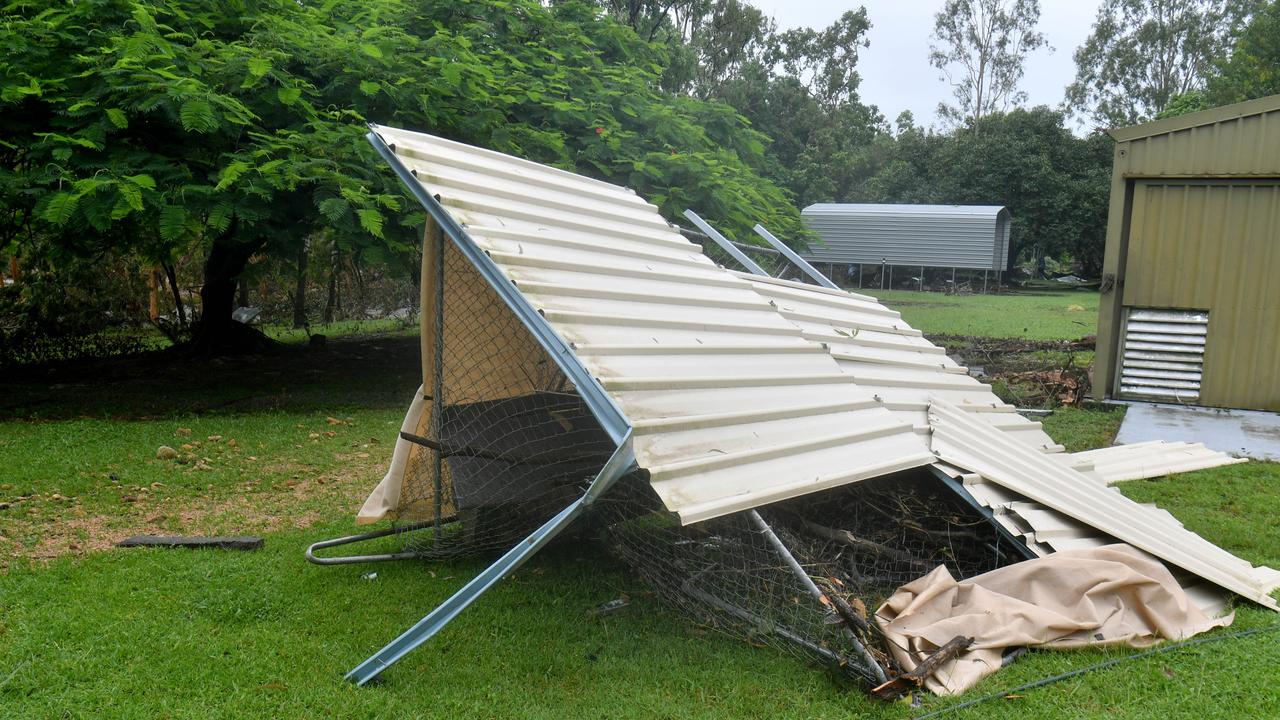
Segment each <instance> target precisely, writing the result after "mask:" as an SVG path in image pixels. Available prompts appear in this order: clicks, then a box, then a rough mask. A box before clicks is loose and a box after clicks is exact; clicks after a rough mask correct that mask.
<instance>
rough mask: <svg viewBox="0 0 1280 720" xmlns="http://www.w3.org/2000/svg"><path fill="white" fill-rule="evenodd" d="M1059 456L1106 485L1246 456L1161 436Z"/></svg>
mask: <svg viewBox="0 0 1280 720" xmlns="http://www.w3.org/2000/svg"><path fill="white" fill-rule="evenodd" d="M1059 457H1060V458H1062V459H1064V460H1065V461H1067V462H1068V464H1069V465H1070V466H1071V467H1072V468H1074V469H1076V470H1079V471H1081V472H1084V473H1086V474H1091V475H1094V476H1097V477H1098V478H1099V479H1100V480H1101V481H1102V482H1104V483H1105V484H1107V485H1111V484H1113V483H1118V482H1122V481H1124V480H1143V479H1146V478H1157V477H1164V476H1165V475H1169V474H1172V473H1182V472H1191V471H1192V470H1204V469H1206V468H1214V467H1221V466H1223V465H1235V464H1237V463H1242V462H1248V460H1246V459H1245V458H1234V457H1231V456H1230V455H1228V454H1226V453H1223V452H1218V451H1217V450H1210V449H1209V448H1207V447H1205V446H1204V444H1203V443H1185V442H1164V441H1161V440H1154V441H1151V442H1143V443H1133V444H1131V445H1116V446H1115V447H1107V448H1099V449H1097V450H1085V451H1083V452H1077V453H1071V454H1070V455H1062V456H1059Z"/></svg>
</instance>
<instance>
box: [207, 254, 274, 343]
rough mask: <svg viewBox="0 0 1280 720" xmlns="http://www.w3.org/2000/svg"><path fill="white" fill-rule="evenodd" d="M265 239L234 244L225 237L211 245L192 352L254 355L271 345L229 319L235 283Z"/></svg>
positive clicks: (233, 303) (233, 305)
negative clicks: (246, 353)
mask: <svg viewBox="0 0 1280 720" xmlns="http://www.w3.org/2000/svg"><path fill="white" fill-rule="evenodd" d="M265 244H266V240H265V239H256V240H250V241H248V242H236V241H235V240H234V234H233V233H228V234H227V235H224V236H223V237H220V238H218V239H217V240H215V241H214V243H213V247H211V248H210V249H209V257H208V259H206V260H205V263H204V286H203V287H201V288H200V307H201V312H200V324H199V326H198V327H197V328H196V333H195V338H194V339H193V341H192V349H194V350H195V351H196V352H198V353H201V354H204V355H222V354H227V353H234V352H256V351H259V350H263V349H267V348H269V347H271V346H272V345H274V343H273V342H272V341H271V340H270V339H269V338H268V337H267V336H265V335H263V334H262V333H260V332H258V331H257V330H254V329H253V328H251V327H249V326H248V325H243V324H241V323H238V322H236V321H235V320H233V319H232V318H231V313H232V311H233V310H235V299H236V280H237V279H238V278H239V276H240V273H242V272H244V268H245V265H247V264H248V262H249V258H250V257H252V256H253V254H254V253H256V252H258V251H259V250H261V249H262V247H263V246H264V245H265Z"/></svg>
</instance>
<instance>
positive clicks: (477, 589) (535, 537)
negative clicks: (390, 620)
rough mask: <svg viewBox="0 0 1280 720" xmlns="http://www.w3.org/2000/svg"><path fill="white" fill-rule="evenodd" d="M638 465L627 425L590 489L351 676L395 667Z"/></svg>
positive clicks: (360, 680) (356, 678) (359, 680)
mask: <svg viewBox="0 0 1280 720" xmlns="http://www.w3.org/2000/svg"><path fill="white" fill-rule="evenodd" d="M635 465H636V458H635V453H634V452H632V448H631V429H630V428H627V431H626V435H624V436H623V438H622V442H621V444H619V445H618V449H617V450H615V451H614V453H613V455H612V456H611V457H610V458H609V461H608V462H606V463H605V464H604V467H602V468H600V473H599V474H598V475H596V477H595V480H592V481H591V485H590V486H589V487H587V491H586V492H585V493H583V495H582V497H580V498H578V499H577V500H575V501H574V502H573V503H571V504H570V505H569V506H568V507H566V508H565V509H564V510H561V511H560V512H559V513H558V514H556V516H555V517H553V518H551V519H550V520H548V521H547V522H546V523H545V524H543V525H542V527H540V528H538V529H537V530H534V531H533V532H532V533H531V534H530V535H529V537H527V538H525V539H524V540H521V541H520V542H519V543H516V545H515V547H513V548H511V549H510V550H508V551H507V552H506V554H505V555H503V556H502V557H500V558H498V559H497V560H496V561H494V563H493V564H492V565H490V566H489V567H488V568H486V569H485V570H484V572H482V573H480V574H479V575H477V576H476V577H475V578H473V579H472V580H471V582H469V583H467V584H466V585H464V586H463V587H462V589H461V590H459V591H458V592H456V593H454V594H453V595H452V596H451V597H450V598H449V599H448V600H445V601H444V602H442V603H440V604H439V605H438V606H436V609H435V610H432V611H431V612H430V613H428V614H427V616H426V617H424V618H422V619H421V620H419V621H418V622H417V623H415V624H414V626H413V627H411V628H409V629H408V630H406V631H405V632H404V633H403V634H401V635H400V637H398V638H396V639H395V640H392V641H391V642H390V643H388V644H387V646H386V647H384V648H382V649H381V650H379V651H378V652H376V653H374V654H373V655H372V656H371V657H370V658H369V659H367V660H365V661H364V662H362V663H360V664H359V665H357V666H356V667H355V669H353V670H352V671H351V672H349V673H347V679H348V680H350V681H352V682H354V683H355V684H357V685H364V684H365V683H367V682H369V681H370V680H372V679H374V678H375V677H377V676H378V674H379V673H381V672H382V671H383V670H386V669H387V668H389V667H391V666H392V665H393V664H395V662H396V661H398V660H399V659H400V658H402V657H404V656H405V655H407V654H409V653H410V652H411V651H412V650H413V649H414V648H416V647H418V646H419V645H421V644H422V643H424V642H426V641H427V640H429V639H430V638H431V637H432V636H433V635H435V634H436V633H438V632H440V630H442V629H443V628H444V626H445V625H448V624H449V621H450V620H453V619H454V618H455V617H457V616H458V614H459V613H461V612H462V611H463V610H466V609H467V608H468V607H469V606H470V605H471V603H473V602H475V601H476V598H478V597H480V596H481V595H483V594H484V593H485V591H486V590H488V589H489V588H491V587H493V586H494V585H495V584H497V582H498V581H499V580H501V579H502V578H504V577H506V576H507V575H510V574H511V573H513V572H515V571H516V569H517V568H519V567H520V566H521V565H523V564H524V563H525V561H526V560H528V559H529V558H530V557H532V556H533V554H534V553H536V552H538V551H539V550H541V549H542V548H543V546H545V545H546V544H547V543H549V542H551V539H552V538H554V537H555V536H556V535H558V534H560V532H561V531H562V530H564V529H565V528H566V527H568V526H569V524H570V523H572V522H573V521H574V520H575V519H576V518H577V517H578V516H579V515H581V514H582V513H583V512H585V511H586V509H587V508H588V507H590V506H591V504H592V503H593V502H595V500H596V499H597V498H599V497H600V495H602V494H603V493H604V492H605V491H606V490H608V489H609V487H610V486H611V485H613V483H614V481H616V480H617V479H618V478H620V477H622V476H623V475H626V474H627V473H628V472H630V471H631V469H632V468H634V467H635Z"/></svg>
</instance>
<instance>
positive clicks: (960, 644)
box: [871, 635, 973, 700]
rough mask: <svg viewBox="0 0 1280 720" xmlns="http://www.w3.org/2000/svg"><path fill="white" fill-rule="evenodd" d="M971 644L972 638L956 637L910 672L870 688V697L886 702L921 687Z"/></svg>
mask: <svg viewBox="0 0 1280 720" xmlns="http://www.w3.org/2000/svg"><path fill="white" fill-rule="evenodd" d="M972 644H973V638H971V637H965V636H963V635H957V636H955V637H953V638H951V640H950V641H948V642H947V644H946V645H943V646H942V647H940V648H938V649H937V650H934V651H933V654H932V655H930V656H929V657H927V658H925V659H924V660H923V661H922V662H921V663H920V664H919V665H916V666H915V669H913V670H912V671H911V672H907V673H903V674H901V675H899V676H898V677H896V678H894V679H892V680H890V681H889V682H887V683H883V684H881V685H877V686H876V687H874V688H871V696H872V697H874V698H879V699H881V700H888V699H891V698H895V697H897V696H899V695H901V694H902V693H905V692H908V691H910V690H914V689H916V688H919V687H921V686H923V685H924V681H925V679H927V678H928V677H929V676H930V675H932V674H934V673H935V672H937V671H938V668H939V667H941V666H942V665H943V664H944V663H946V662H947V661H948V660H951V659H952V658H954V657H955V656H956V655H959V654H960V653H961V652H963V651H965V650H967V649H968V648H969V646H970V645H972Z"/></svg>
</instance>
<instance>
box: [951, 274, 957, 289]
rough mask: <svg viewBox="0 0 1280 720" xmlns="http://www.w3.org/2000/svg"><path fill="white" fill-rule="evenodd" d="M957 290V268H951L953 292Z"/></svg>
mask: <svg viewBox="0 0 1280 720" xmlns="http://www.w3.org/2000/svg"><path fill="white" fill-rule="evenodd" d="M955 291H956V269H955V268H951V292H955Z"/></svg>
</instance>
